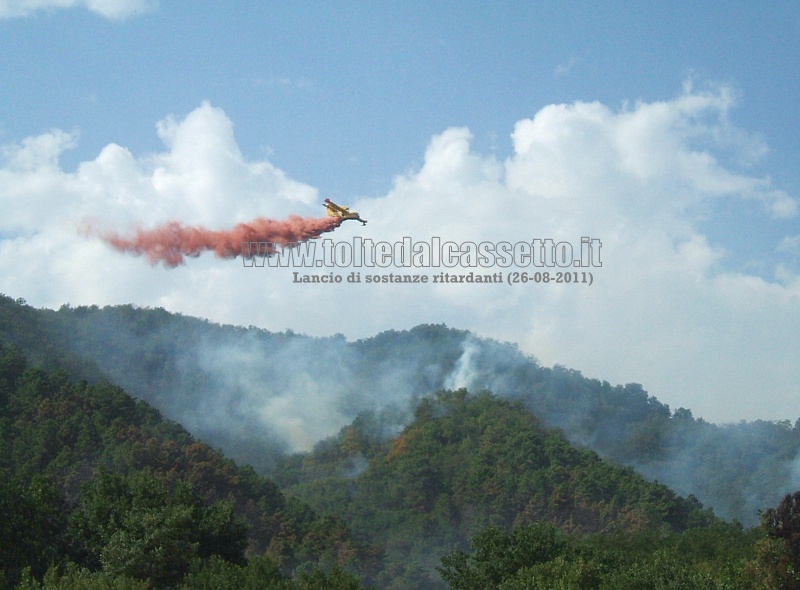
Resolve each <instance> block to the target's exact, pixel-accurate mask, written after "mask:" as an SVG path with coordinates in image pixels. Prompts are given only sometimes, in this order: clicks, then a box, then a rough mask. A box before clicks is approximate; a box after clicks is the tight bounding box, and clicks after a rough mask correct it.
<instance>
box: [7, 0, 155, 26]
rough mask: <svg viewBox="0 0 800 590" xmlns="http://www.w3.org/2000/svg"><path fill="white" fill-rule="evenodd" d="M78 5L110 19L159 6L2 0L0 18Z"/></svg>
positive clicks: (121, 0) (129, 0)
mask: <svg viewBox="0 0 800 590" xmlns="http://www.w3.org/2000/svg"><path fill="white" fill-rule="evenodd" d="M76 7H82V8H87V9H88V10H90V11H92V12H94V13H96V14H99V15H100V16H103V17H105V18H107V19H109V20H115V21H122V20H125V19H127V18H130V17H133V16H137V15H139V14H142V13H145V12H148V11H151V10H154V9H155V8H157V7H158V0H0V19H4V18H19V17H26V16H31V15H32V14H34V13H36V12H40V11H42V10H56V9H63V8H76Z"/></svg>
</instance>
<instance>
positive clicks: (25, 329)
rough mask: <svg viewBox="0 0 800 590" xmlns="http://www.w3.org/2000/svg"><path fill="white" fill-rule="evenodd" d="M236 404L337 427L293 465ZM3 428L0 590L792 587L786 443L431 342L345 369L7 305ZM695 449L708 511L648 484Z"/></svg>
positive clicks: (263, 343) (232, 336) (441, 331)
mask: <svg viewBox="0 0 800 590" xmlns="http://www.w3.org/2000/svg"><path fill="white" fill-rule="evenodd" d="M223 350H224V351H225V354H224V355H222V356H223V357H224V360H225V362H230V361H231V360H232V359H233V360H237V361H239V362H240V365H239V366H238V367H237V369H236V370H231V371H230V374H231V375H233V374H235V375H236V379H232V378H230V375H227V374H223V373H222V372H221V365H220V363H221V362H222V361H221V360H220V355H221V352H222V351H223ZM244 352H247V353H248V354H244ZM252 354H255V355H256V357H257V358H258V359H260V360H261V361H263V362H261V364H260V365H259V367H258V371H257V372H255V369H254V368H253V366H251V365H248V364H247V363H246V362H244V364H241V362H242V361H243V360H244V361H246V360H247V359H249V358H250V355H252ZM286 354H291V355H292V364H291V366H288V364H289V363H288V357H287V356H285V355H286ZM214 355H217V356H216V357H215V356H214ZM262 355H263V356H262ZM212 358H217V361H216V363H217V364H214V362H209V364H208V366H206V367H205V368H203V365H202V361H209V359H212ZM304 365H307V366H305V367H304ZM492 367H495V372H494V373H492ZM298 370H299V371H300V372H301V373H300V374H301V376H302V379H298V378H296V376H295V375H296V373H297V371H298ZM282 371H283V372H282ZM251 373H254V374H251ZM323 378H324V379H326V380H323ZM315 379H316V380H315ZM253 380H256V381H260V386H259V387H260V389H259V390H258V391H260V392H261V394H262V395H263V396H265V397H266V398H267V399H269V396H270V394H271V393H274V392H276V391H281V392H284V393H285V392H286V391H287V390H288V389H289V388H290V387H296V388H301V387H302V386H305V387H306V388H308V390H307V391H308V392H310V393H313V392H314V391H316V389H317V388H321V387H322V385H326V386H330V388H329V389H325V388H322V389H321V391H322V393H323V394H329V397H330V398H331V400H332V402H335V404H333V405H331V406H330V409H331V411H333V410H335V411H336V415H337V416H338V417H339V418H340V420H341V419H344V420H345V422H344V425H339V427H338V428H334V432H333V434H332V435H329V436H321V435H320V434H321V432H322V430H323V429H322V428H319V430H320V432H317V430H314V429H315V428H317V426H316V425H315V424H314V423H313V422H310V423H308V424H304V425H303V428H310V429H312V431H310V432H308V433H307V434H308V435H309V436H310V437H311V438H312V439H315V440H317V441H318V442H316V443H315V444H314V445H313V450H311V451H306V452H299V453H298V452H291V450H292V445H291V439H286V438H284V439H281V437H280V433H281V432H282V431H281V429H280V427H281V419H282V416H281V415H280V413H279V412H276V415H272V416H270V415H267V416H264V415H263V414H258V415H259V416H260V420H261V421H260V422H258V423H255V422H248V420H247V418H246V417H245V416H244V414H247V413H248V412H247V411H245V410H251V409H252V407H251V406H250V405H248V404H252V403H253V398H250V397H248V396H249V395H251V392H249V391H248V389H247V387H249V386H251V385H252V383H253ZM115 383H117V384H121V385H123V387H124V388H125V389H121V388H120V387H119V386H118V385H116V384H115ZM521 383H527V385H528V386H529V389H528V390H527V393H526V394H525V395H522V394H519V395H517V394H512V393H509V392H510V391H511V390H512V389H513V388H514V387H518V386H520V384H521ZM462 384H467V385H469V387H468V388H464V387H460V385H462ZM131 385H133V387H131ZM393 385H394V387H395V388H397V389H398V390H400V391H396V392H394V393H393V390H392V387H393ZM404 388H405V389H408V391H406V390H405V389H404ZM126 390H129V391H130V392H131V393H132V394H133V396H132V395H129V393H127V392H126ZM214 391H216V394H215V395H216V396H217V398H218V399H219V404H220V408H217V409H215V408H214V407H212V406H210V405H209V402H210V401H211V399H212V398H211V397H210V395H211V393H212V392H214ZM304 391H305V390H303V389H298V390H297V391H295V394H296V395H302V394H303V393H304ZM377 396H384V397H383V398H380V399H378V400H376V399H375V398H376V397H377ZM312 399H314V400H318V399H327V398H323V397H314V398H312ZM559 400H560V403H561V404H562V405H563V406H565V407H566V405H571V406H572V407H573V411H572V413H568V414H567V413H564V412H562V413H561V414H559V413H558V411H557V410H556V407H557V406H558V403H559ZM370 402H372V403H370ZM320 403H323V402H320ZM536 407H538V408H539V410H540V411H537V410H536ZM325 409H326V410H327V409H328V407H327V406H326V407H325ZM311 410H312V409H311V408H309V411H311ZM0 411H1V413H0V445H2V448H1V449H0V451H2V452H0V470H2V484H0V511H1V513H0V566H1V570H2V573H1V574H0V589H2V588H9V589H11V588H25V589H28V588H31V589H34V588H36V589H38V588H48V589H49V588H289V589H291V588H361V587H374V588H387V589H392V588H434V589H436V588H442V589H445V588H688V589H692V588H720V589H721V588H797V587H800V577H798V572H800V493H794V492H795V490H794V489H792V487H791V486H792V484H793V483H794V482H793V481H792V480H791V464H792V462H793V461H794V460H795V457H796V453H797V441H798V425H796V424H795V425H792V424H791V423H788V422H784V423H771V422H757V423H742V424H738V425H733V426H716V425H711V424H708V423H706V422H704V421H702V420H699V419H695V418H693V417H692V416H691V413H690V412H689V411H688V410H684V409H677V410H674V411H673V410H670V409H669V408H667V407H666V406H664V405H663V404H661V403H660V402H658V401H657V400H655V399H654V398H652V397H650V396H648V395H647V394H646V393H645V392H644V390H643V389H642V388H641V387H640V386H636V385H628V386H614V387H612V386H610V385H608V384H607V383H603V382H597V381H593V380H590V379H586V378H584V377H582V376H581V375H580V374H579V373H576V372H573V371H569V370H567V369H563V368H559V367H555V368H552V369H546V368H542V367H540V366H539V365H538V363H536V361H535V359H531V358H530V357H526V356H525V355H522V354H521V353H519V352H518V351H516V350H515V349H514V347H513V346H510V345H503V344H500V343H496V342H493V341H485V340H480V339H477V338H475V337H474V336H472V335H470V334H468V333H466V332H462V331H458V330H453V329H450V328H446V327H444V326H419V327H417V328H414V329H412V330H409V331H406V332H387V333H383V334H380V335H378V336H376V337H374V338H371V339H369V340H365V341H358V342H354V343H347V342H346V341H345V340H344V339H343V338H341V337H338V336H337V337H332V338H328V339H318V338H309V337H305V336H302V335H297V334H293V333H291V332H286V333H282V334H271V333H267V332H264V331H261V330H257V329H255V328H236V327H232V326H218V325H215V324H212V323H210V322H205V321H203V320H197V319H194V318H186V317H183V316H178V315H174V314H169V313H168V312H165V311H164V310H145V309H137V308H134V307H131V306H121V307H115V308H104V309H99V308H75V309H73V308H69V307H65V308H62V309H61V310H59V311H57V312H54V311H48V310H35V309H33V308H31V307H29V306H27V305H25V304H24V302H22V301H12V300H10V299H8V298H2V299H0ZM237 411H238V413H237ZM203 412H205V413H206V414H209V415H210V416H212V417H214V418H220V421H219V423H218V425H217V429H216V430H215V429H214V428H212V425H211V422H210V421H208V422H203V421H202V420H201V419H200V417H201V415H202V413H203ZM249 413H251V414H252V413H253V412H249ZM226 414H227V418H225V417H224V416H225V415H226ZM604 416H605V417H604ZM592 417H595V418H597V420H598V421H599V423H600V425H601V426H597V425H594V426H593V425H592V423H591V419H592ZM184 418H188V422H190V423H191V425H192V427H191V428H189V429H188V430H187V428H185V426H186V425H185V424H184V423H183V422H184V420H183V419H184ZM611 424H614V425H617V426H618V427H619V429H620V430H619V432H617V433H616V434H613V433H611V432H610V425H611ZM234 426H238V428H233V427H234ZM324 426H325V427H326V428H327V429H328V431H330V428H331V425H330V424H327V423H326V424H324ZM681 428H682V429H683V430H681ZM226 429H227V432H225V433H223V434H224V436H223V435H221V434H220V432H219V431H221V430H226ZM681 432H683V434H684V435H685V438H686V440H688V441H690V443H691V444H689V443H686V442H684V443H681V444H682V446H680V447H676V446H675V445H678V443H679V442H680V436H679V433H681ZM701 434H702V435H703V436H700V435H701ZM745 435H746V438H747V439H749V441H750V445H749V448H745V447H746V445H744V442H743V441H744V438H745ZM588 439H592V441H593V443H594V444H589V440H588ZM726 445H728V446H727V447H726ZM731 445H733V448H730V447H731ZM736 445H739V446H736ZM700 448H702V449H704V450H705V451H706V455H705V456H702V457H701V456H698V457H697V458H696V462H697V463H698V464H699V466H697V465H694V466H692V471H691V473H690V475H691V477H689V475H687V474H686V473H685V472H684V473H683V474H682V475H681V477H682V478H683V479H682V481H683V482H684V483H685V484H686V485H690V484H691V485H693V484H694V482H695V481H701V480H702V477H700V476H701V475H702V469H704V468H709V469H711V468H716V469H717V471H716V472H709V473H707V474H706V475H705V481H706V485H705V487H703V486H700V487H698V491H699V492H700V494H694V493H693V492H692V491H691V489H690V490H689V491H688V492H687V491H686V490H682V489H676V488H677V487H678V486H675V485H673V484H671V483H670V482H668V481H665V480H663V479H661V478H658V481H655V478H653V477H652V474H650V473H648V471H647V469H643V468H642V465H645V466H647V465H650V466H653V465H660V464H663V463H665V462H668V461H670V460H671V461H673V463H674V462H675V458H676V457H680V456H681V453H684V452H688V449H693V450H695V451H696V450H698V449H700ZM216 449H221V450H216ZM229 451H233V452H232V453H230V454H231V455H233V456H235V458H236V460H234V459H230V458H228V457H227V456H226V455H227V454H228V453H229ZM737 451H738V452H739V455H738V456H737V455H736V453H737ZM223 452H224V453H225V454H223ZM250 458H252V459H255V460H249V459H250ZM670 458H671V459H670ZM762 463H763V465H762ZM250 464H252V465H253V467H251V466H250ZM748 466H749V467H750V468H751V472H749V473H748V472H746V469H745V468H746V467H748ZM754 467H755V471H754V472H753V471H752V469H753V468H754ZM784 467H785V468H786V469H788V472H786V473H784V472H782V471H781V470H780V469H782V468H784ZM770 469H773V471H770ZM787 473H788V475H787ZM698 477H700V480H698ZM759 477H760V478H761V479H762V480H764V481H762V482H761V485H762V486H763V492H762V496H763V497H764V498H770V501H764V502H763V503H761V504H760V505H759V506H758V508H757V509H755V516H751V517H750V518H749V519H741V520H734V519H731V518H730V515H729V511H730V507H731V506H736V505H737V502H738V501H739V500H738V499H739V498H743V499H742V504H741V505H740V506H741V508H742V509H743V510H744V509H745V507H748V508H747V509H749V506H750V505H751V504H753V503H754V502H760V501H761V500H759V499H758V498H760V497H761V496H759V497H757V498H755V499H754V498H753V495H752V493H751V491H752V489H753V486H754V485H755V483H756V479H757V478H759ZM659 481H660V482H662V483H659ZM726 482H727V485H730V486H731V487H730V488H729V490H728V491H727V496H724V495H723V496H719V497H727V498H728V500H727V503H726V504H725V508H724V510H722V511H720V510H719V509H718V508H717V506H716V505H715V504H713V503H710V502H708V501H707V500H706V499H705V498H703V497H701V494H705V495H706V496H708V495H709V494H710V492H709V490H711V491H712V492H714V493H716V494H719V493H721V488H722V486H723V483H726ZM734 484H738V487H736V485H734ZM769 486H772V488H771V489H768V488H769ZM798 487H800V486H798ZM759 509H760V512H759Z"/></svg>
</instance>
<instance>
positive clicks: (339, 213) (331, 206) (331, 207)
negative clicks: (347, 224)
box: [325, 199, 367, 225]
mask: <svg viewBox="0 0 800 590" xmlns="http://www.w3.org/2000/svg"><path fill="white" fill-rule="evenodd" d="M325 208H326V209H327V210H328V215H330V216H331V217H343V218H344V219H345V220H347V219H355V220H357V221H360V222H361V225H367V220H366V219H361V217H360V216H359V214H358V213H356V212H355V211H350V207H342V206H340V205H337V204H336V203H334V202H333V201H331V200H330V199H325Z"/></svg>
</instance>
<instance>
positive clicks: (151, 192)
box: [0, 0, 800, 421]
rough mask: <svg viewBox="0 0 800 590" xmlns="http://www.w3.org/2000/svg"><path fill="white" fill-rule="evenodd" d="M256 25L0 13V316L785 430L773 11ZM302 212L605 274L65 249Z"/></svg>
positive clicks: (320, 7)
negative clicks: (579, 395) (564, 385)
mask: <svg viewBox="0 0 800 590" xmlns="http://www.w3.org/2000/svg"><path fill="white" fill-rule="evenodd" d="M267 4H268V3H254V2H228V3H219V2H210V1H196V2H191V3H188V2H168V1H164V0H162V1H161V2H148V1H147V0H90V1H85V2H79V1H76V0H73V1H69V0H60V1H59V2H56V1H55V0H54V1H52V2H49V1H48V0H39V1H37V2H32V1H25V0H17V1H14V0H0V77H2V84H0V146H4V147H3V148H2V151H1V152H0V156H2V157H0V180H2V182H3V184H2V186H0V212H3V211H4V210H5V212H6V215H4V216H3V217H4V220H2V221H0V277H2V278H0V291H2V292H5V293H6V294H8V295H11V296H13V297H23V298H25V299H27V300H28V301H29V302H30V303H32V304H34V305H37V306H49V307H58V306H60V305H61V304H63V303H66V302H69V303H71V304H73V305H77V304H88V303H98V304H101V305H102V304H113V303H127V302H132V303H136V304H139V305H151V306H155V305H159V306H164V307H167V308H168V309H171V310H174V311H180V312H183V313H191V314H194V315H200V316H203V317H208V318H211V319H213V320H214V321H223V322H231V323H239V324H244V325H249V324H253V325H258V326H262V327H265V328H268V329H272V330H282V329H286V328H292V329H294V330H297V331H302V332H307V333H310V334H315V335H325V334H332V333H335V332H341V333H344V334H345V335H346V336H348V337H350V338H358V337H364V336H368V335H371V334H374V333H376V332H378V331H380V330H383V329H389V328H396V329H402V328H408V327H410V326H412V325H414V324H415V323H419V322H446V323H447V324H448V325H452V326H454V327H459V328H467V329H472V330H474V331H476V332H477V333H478V334H481V335H485V336H491V337H495V338H498V339H501V340H510V341H514V342H519V343H520V345H521V347H522V348H523V349H524V350H525V351H526V352H529V353H530V354H533V355H535V356H537V357H538V358H540V359H541V360H542V362H544V363H545V364H552V363H561V364H564V365H567V366H570V367H574V368H576V369H579V370H581V371H583V372H584V373H585V374H587V375H589V376H592V377H598V378H601V379H607V380H609V381H612V382H625V381H637V382H641V383H642V384H643V385H644V386H645V388H646V389H648V390H649V391H650V392H651V393H653V394H655V395H657V396H658V397H659V398H660V399H662V400H663V401H665V402H666V403H669V404H670V405H671V406H672V407H677V406H685V407H689V408H692V409H694V410H695V412H696V413H697V414H699V415H703V416H705V417H707V418H709V419H712V420H723V421H724V420H736V419H740V418H758V417H765V418H790V419H796V418H797V417H798V416H800V369H798V368H797V367H795V366H794V365H796V364H797V363H796V359H795V358H794V355H793V354H792V352H793V351H794V350H796V347H797V344H798V343H797V337H796V334H797V333H800V331H798V330H796V329H795V328H797V327H798V326H797V324H798V322H800V303H798V301H800V279H798V271H800V237H798V236H800V227H798V211H797V198H798V197H800V165H798V164H799V163H800V147H798V146H799V145H800V142H798V141H797V137H798V129H800V114H799V113H798V109H797V107H796V104H795V103H796V97H797V96H800V86H799V85H800V82H799V80H800V71H799V70H800V67H799V66H798V60H797V56H798V55H800V47H798V38H799V37H800V5H798V4H797V3H791V2H773V3H756V2H703V3H693V2H672V3H659V4H656V3H631V2H595V3H588V2H584V3H577V2H575V3H566V2H480V3H478V2H460V3H445V2H424V3H423V2H396V3H386V2H375V3H367V2H363V3H362V2H359V3H356V2H336V3H324V4H323V3H320V4H317V3H307V2H297V3H293V4H292V5H291V8H288V7H283V6H280V5H277V6H268V5H267ZM612 152H613V154H615V156H614V157H611V156H609V157H606V156H607V155H608V154H609V153H612ZM193 166H194V168H193ZM271 191H272V192H271ZM325 197H329V198H332V199H334V200H336V201H340V202H342V203H344V204H352V205H354V206H356V207H357V208H358V209H359V210H360V211H361V212H362V214H363V215H364V217H366V218H368V219H370V224H369V225H368V226H366V227H365V228H364V230H363V231H364V232H367V233H365V234H363V235H365V236H370V237H372V238H374V239H387V240H391V239H400V238H402V237H403V236H405V235H412V236H414V237H415V238H417V237H418V238H419V239H425V238H427V237H429V236H431V235H435V234H442V235H448V236H451V237H452V238H453V239H462V240H467V239H477V236H480V238H481V239H486V240H495V241H497V240H501V239H511V238H512V237H513V238H514V239H518V238H519V239H523V238H526V236H527V237H537V236H547V237H551V236H552V237H558V236H564V237H565V239H570V240H572V241H578V240H579V238H580V235H586V234H587V233H591V235H593V236H597V237H598V238H600V239H604V240H605V243H606V245H607V250H606V252H607V255H608V258H607V259H608V261H609V262H608V266H607V267H606V268H605V269H604V271H603V272H604V274H603V275H602V277H601V280H600V281H599V284H598V285H596V286H594V287H593V288H592V289H591V290H590V289H586V290H583V291H580V292H578V291H572V292H570V291H563V290H558V289H550V290H547V289H544V288H542V289H539V291H537V292H535V293H533V294H530V293H525V294H522V293H517V292H514V291H513V290H512V289H510V288H508V287H507V288H506V289H504V290H503V289H497V290H488V289H487V290H485V291H483V292H477V291H476V290H474V289H473V290H472V291H463V290H462V291H460V292H456V291H453V290H449V291H447V290H441V289H440V290H428V289H417V290H411V289H407V290H406V291H405V292H403V293H398V292H397V291H392V290H390V289H380V290H375V291H370V292H368V291H365V290H364V289H363V288H359V289H350V290H347V289H345V288H341V289H338V290H336V289H333V290H328V291H324V290H318V289H316V288H312V287H307V288H305V289H304V290H301V291H297V290H295V291H294V292H291V291H290V290H291V285H289V284H288V283H289V282H290V279H289V278H288V277H287V276H283V275H278V274H275V275H274V276H266V275H264V274H263V273H262V274H261V275H258V276H255V275H254V274H253V273H252V272H251V273H250V274H246V271H244V270H243V269H242V267H241V266H240V265H237V263H236V262H230V261H220V260H217V259H214V258H213V257H210V256H208V257H201V258H200V259H198V260H196V261H192V262H191V263H190V264H187V265H186V266H185V267H183V268H181V269H177V270H175V271H167V270H165V269H163V268H160V267H156V268H154V267H151V266H149V265H148V264H147V263H146V261H144V260H142V259H138V258H132V257H123V256H121V255H119V254H117V253H114V252H109V251H108V250H107V249H106V248H105V247H104V246H103V245H102V244H97V243H94V242H92V241H91V240H87V239H86V238H85V237H82V236H78V232H77V231H75V227H77V226H79V225H80V224H81V223H83V222H84V221H85V219H86V218H91V219H93V220H99V222H100V223H102V224H104V225H105V226H109V227H112V226H113V227H114V228H115V229H118V230H120V231H125V230H126V229H130V228H132V227H134V226H135V225H137V224H143V225H150V226H152V225H156V224H158V223H163V222H164V221H167V220H168V219H171V218H179V219H180V220H182V221H185V222H186V223H201V224H204V225H206V226H208V227H220V228H222V227H229V226H230V225H231V224H233V223H235V222H239V221H244V220H246V219H248V218H250V217H255V216H257V215H272V216H281V215H287V214H290V213H294V212H296V213H298V214H302V215H315V214H319V212H320V211H321V210H322V209H321V206H320V205H321V202H322V199H323V198H325ZM70 224H71V225H70ZM65 225H69V226H70V227H69V228H66V227H65ZM448 232H449V233H448ZM356 233H357V230H356V228H351V227H349V226H347V225H346V226H344V227H343V228H342V230H340V232H337V234H336V235H337V236H338V237H342V238H344V239H349V238H350V237H351V236H352V235H355V234H356ZM56 242H59V244H60V247H59V248H58V249H56V248H55V246H53V244H55V243H56ZM48 248H53V251H57V252H58V253H59V256H60V257H61V258H62V260H60V261H59V262H58V263H57V264H44V263H35V262H31V260H29V259H26V258H29V256H28V255H27V254H26V253H28V254H29V253H30V252H33V251H44V252H47V251H48V250H47V249H48ZM37 249H39V250H37ZM42 249H44V250H42ZM287 292H290V293H291V295H287ZM247 293H259V294H260V295H261V296H263V297H264V298H265V300H266V301H269V302H270V309H269V311H264V310H252V309H247V308H246V306H241V305H236V304H234V303H231V301H232V300H237V299H247V297H248V295H247ZM250 296H252V295H250ZM321 301H331V302H333V303H335V304H337V305H341V306H342V309H344V310H349V311H353V310H366V312H367V313H368V315H367V316H366V317H364V318H363V319H362V320H360V321H359V322H357V323H355V324H354V323H353V322H352V321H349V322H348V321H344V320H337V319H336V318H331V317H330V314H327V315H326V314H323V313H321V312H317V311H312V310H316V309H319V308H320V302H321ZM637 314H638V315H637ZM731 367H737V368H738V369H737V370H736V371H731ZM678 374H679V375H680V377H679V378H676V375H678ZM764 384H769V385H770V387H769V389H770V390H771V391H772V393H771V394H770V395H772V397H769V396H767V397H764V395H761V394H759V395H756V396H754V395H753V393H752V392H753V391H754V390H759V388H763V385H764ZM731 391H733V393H730V392H731ZM731 396H732V397H731ZM754 397H755V398H758V399H754ZM731 400H733V401H731ZM723 406H725V407H726V408H727V409H720V408H722V407H723Z"/></svg>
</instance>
